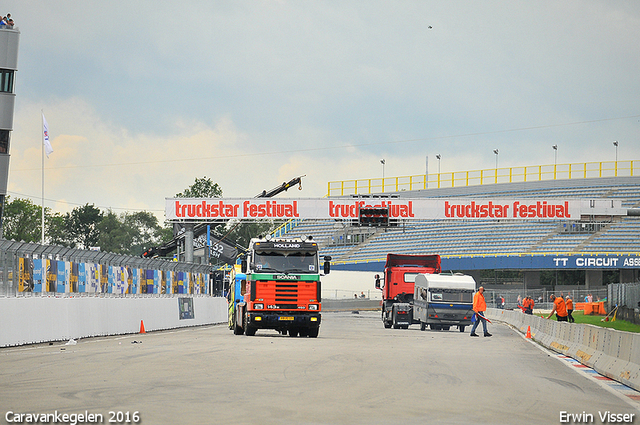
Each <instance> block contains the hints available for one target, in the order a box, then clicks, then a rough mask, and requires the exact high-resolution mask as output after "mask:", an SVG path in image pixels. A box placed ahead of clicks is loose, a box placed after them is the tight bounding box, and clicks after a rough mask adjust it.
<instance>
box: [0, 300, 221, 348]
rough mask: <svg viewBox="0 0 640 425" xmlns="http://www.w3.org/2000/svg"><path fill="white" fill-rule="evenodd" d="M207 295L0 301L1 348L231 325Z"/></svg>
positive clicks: (218, 301) (216, 304) (219, 301)
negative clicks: (142, 331) (210, 325)
mask: <svg viewBox="0 0 640 425" xmlns="http://www.w3.org/2000/svg"><path fill="white" fill-rule="evenodd" d="M227 316H228V313H227V300H226V298H222V297H209V296H206V295H196V296H189V295H185V296H179V295H165V296H159V297H150V296H142V295H140V296H129V297H124V296H123V297H113V296H38V297H32V296H29V297H12V298H8V297H7V298H3V297H0V347H8V346H14V345H23V344H34V343H41V342H49V341H68V340H70V339H72V338H73V339H78V338H87V337H95V336H108V335H122V334H132V333H137V332H139V331H140V328H141V325H142V324H144V330H145V331H155V330H163V329H173V328H182V327H189V326H200V325H208V324H215V323H224V322H227V320H228V318H227Z"/></svg>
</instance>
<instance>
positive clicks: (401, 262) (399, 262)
mask: <svg viewBox="0 0 640 425" xmlns="http://www.w3.org/2000/svg"><path fill="white" fill-rule="evenodd" d="M421 273H440V256H439V255H403V254H387V262H386V264H385V266H384V286H382V287H381V286H380V282H379V280H378V276H377V275H376V287H379V288H380V289H382V299H384V300H391V299H394V298H396V296H398V295H401V294H403V293H404V294H409V295H411V296H413V288H414V285H415V281H416V276H417V275H419V274H421Z"/></svg>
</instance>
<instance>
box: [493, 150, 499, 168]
mask: <svg viewBox="0 0 640 425" xmlns="http://www.w3.org/2000/svg"><path fill="white" fill-rule="evenodd" d="M493 153H495V154H496V170H497V169H498V153H500V151H499V150H498V149H494V150H493Z"/></svg>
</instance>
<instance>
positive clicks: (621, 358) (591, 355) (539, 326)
mask: <svg viewBox="0 0 640 425" xmlns="http://www.w3.org/2000/svg"><path fill="white" fill-rule="evenodd" d="M487 317H489V319H491V320H499V321H503V322H506V323H508V324H510V325H512V326H513V327H515V328H517V329H518V330H520V332H522V333H525V332H526V331H527V329H531V337H532V338H533V339H534V340H535V341H536V342H538V343H540V344H541V345H543V346H545V347H547V348H549V349H551V350H553V351H556V352H558V353H562V354H564V355H566V356H569V357H572V358H574V359H576V360H578V361H579V362H580V363H582V364H584V365H586V366H589V367H591V368H593V369H594V370H595V371H597V372H598V373H600V374H602V375H604V376H607V377H609V378H611V379H614V380H616V381H618V382H620V383H622V384H625V385H627V386H629V387H631V388H634V389H636V390H639V391H640V334H635V333H631V332H622V331H617V330H614V329H607V328H599V327H597V326H593V325H587V324H582V323H581V324H576V323H565V322H556V321H554V320H547V319H543V318H542V317H538V316H534V315H529V314H523V313H521V312H518V311H512V310H498V309H493V308H490V309H487Z"/></svg>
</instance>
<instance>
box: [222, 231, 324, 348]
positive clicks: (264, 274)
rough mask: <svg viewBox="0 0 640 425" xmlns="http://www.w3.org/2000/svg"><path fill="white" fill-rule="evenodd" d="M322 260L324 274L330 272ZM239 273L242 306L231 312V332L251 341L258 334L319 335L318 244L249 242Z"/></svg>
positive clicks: (284, 241) (299, 240) (302, 241)
mask: <svg viewBox="0 0 640 425" xmlns="http://www.w3.org/2000/svg"><path fill="white" fill-rule="evenodd" d="M330 260H331V258H330V257H325V261H324V264H323V269H324V274H328V273H329V271H330V265H329V261H330ZM242 269H243V272H244V274H245V276H246V280H245V289H244V292H243V294H242V301H241V302H239V303H237V305H236V308H235V311H234V318H233V319H232V320H233V321H234V324H235V325H234V326H236V327H237V328H235V329H234V333H236V334H240V333H244V334H245V335H248V336H252V335H255V333H256V331H257V330H258V329H275V330H277V331H278V332H280V333H281V334H283V335H286V334H289V335H290V336H294V337H295V336H298V335H300V336H309V337H312V338H315V337H317V336H318V332H319V329H320V322H321V319H322V317H321V310H322V303H321V285H320V276H321V274H320V263H319V258H318V244H317V243H316V242H313V240H310V239H307V240H302V239H263V238H257V239H252V240H251V243H250V245H249V250H248V252H247V256H246V258H245V259H244V260H243V263H242Z"/></svg>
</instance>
